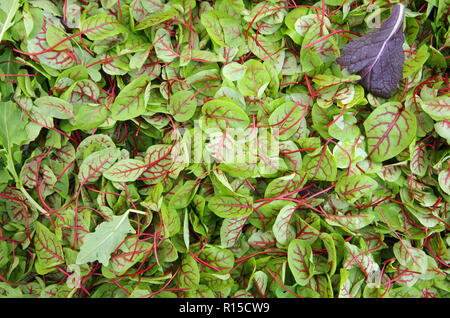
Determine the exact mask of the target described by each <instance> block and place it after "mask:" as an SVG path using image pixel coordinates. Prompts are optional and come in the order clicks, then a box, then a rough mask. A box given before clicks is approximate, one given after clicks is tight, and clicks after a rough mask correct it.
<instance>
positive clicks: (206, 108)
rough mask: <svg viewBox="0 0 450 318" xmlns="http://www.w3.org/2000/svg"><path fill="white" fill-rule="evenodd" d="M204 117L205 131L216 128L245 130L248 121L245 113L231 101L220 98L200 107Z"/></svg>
mask: <svg viewBox="0 0 450 318" xmlns="http://www.w3.org/2000/svg"><path fill="white" fill-rule="evenodd" d="M202 113H203V114H204V115H205V118H204V123H205V129H208V128H216V127H218V128H219V129H221V130H226V129H227V128H236V129H238V128H242V129H245V128H247V126H248V124H249V123H250V120H249V119H248V116H247V114H246V113H245V111H244V110H243V109H242V108H240V107H239V106H238V104H236V102H234V101H233V100H231V99H229V98H227V97H221V98H218V99H215V100H211V101H209V102H207V103H205V104H204V105H203V107H202Z"/></svg>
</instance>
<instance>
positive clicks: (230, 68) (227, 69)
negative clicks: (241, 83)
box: [222, 62, 247, 81]
mask: <svg viewBox="0 0 450 318" xmlns="http://www.w3.org/2000/svg"><path fill="white" fill-rule="evenodd" d="M246 71H247V67H246V66H244V65H241V64H239V63H236V62H231V63H228V64H227V65H225V66H224V67H223V70H222V72H223V76H224V77H225V78H227V79H229V80H230V81H238V80H240V79H241V78H243V77H244V76H245V73H246Z"/></svg>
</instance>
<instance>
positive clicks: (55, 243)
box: [34, 222, 64, 274]
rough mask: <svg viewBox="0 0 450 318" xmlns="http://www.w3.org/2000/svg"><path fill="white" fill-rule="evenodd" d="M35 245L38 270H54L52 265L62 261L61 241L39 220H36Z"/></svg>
mask: <svg viewBox="0 0 450 318" xmlns="http://www.w3.org/2000/svg"><path fill="white" fill-rule="evenodd" d="M35 224H36V235H35V237H34V244H35V246H36V254H37V263H36V269H37V271H38V272H41V273H42V274H45V273H47V272H49V271H52V270H54V267H55V266H57V265H60V264H63V263H64V253H63V249H62V245H61V242H60V241H59V240H58V238H57V236H56V235H55V234H54V233H52V232H50V230H49V229H48V228H47V227H46V226H44V225H43V224H42V223H40V222H36V223H35Z"/></svg>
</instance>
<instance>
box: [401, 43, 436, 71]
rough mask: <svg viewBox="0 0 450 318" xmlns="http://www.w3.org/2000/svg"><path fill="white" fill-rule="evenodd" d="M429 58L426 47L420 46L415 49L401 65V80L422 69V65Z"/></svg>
mask: <svg viewBox="0 0 450 318" xmlns="http://www.w3.org/2000/svg"><path fill="white" fill-rule="evenodd" d="M429 56H430V53H429V52H428V46H427V45H422V46H421V47H419V48H418V49H417V51H416V52H415V54H411V55H410V56H409V57H407V58H406V59H405V62H404V64H403V72H402V73H403V78H407V77H408V76H411V75H412V74H414V73H415V72H417V71H418V70H420V69H422V67H423V64H424V63H425V62H426V61H427V59H428V57H429Z"/></svg>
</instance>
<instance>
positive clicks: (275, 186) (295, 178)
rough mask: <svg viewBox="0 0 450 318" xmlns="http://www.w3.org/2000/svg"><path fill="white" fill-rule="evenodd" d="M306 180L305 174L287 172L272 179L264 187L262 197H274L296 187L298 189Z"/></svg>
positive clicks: (289, 191) (292, 190)
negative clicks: (264, 190)
mask: <svg viewBox="0 0 450 318" xmlns="http://www.w3.org/2000/svg"><path fill="white" fill-rule="evenodd" d="M306 181H307V178H306V175H301V174H298V173H292V174H288V175H286V176H283V177H278V178H276V179H273V180H272V181H271V182H270V183H269V184H268V185H267V188H266V192H265V193H264V197H266V198H274V197H278V196H280V195H283V194H286V193H291V192H294V191H295V190H296V189H300V188H301V187H302V186H303V185H304V184H305V183H306Z"/></svg>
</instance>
